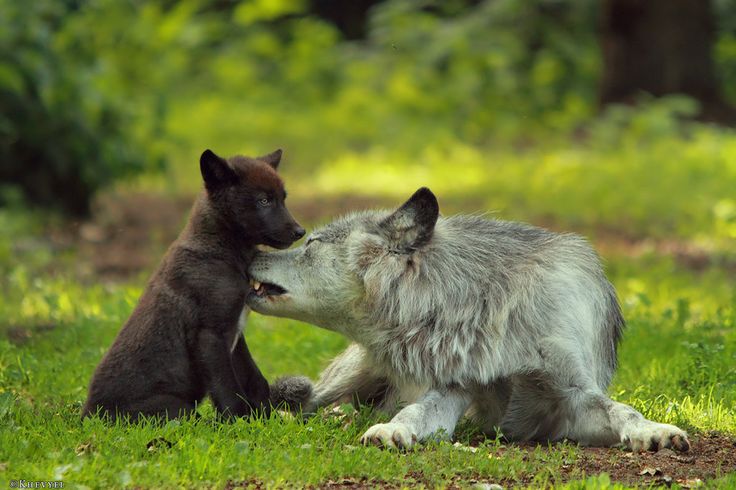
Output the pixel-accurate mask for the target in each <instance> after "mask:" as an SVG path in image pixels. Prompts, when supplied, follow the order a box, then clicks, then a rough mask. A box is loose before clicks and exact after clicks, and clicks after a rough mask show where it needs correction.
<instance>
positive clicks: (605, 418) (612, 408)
mask: <svg viewBox="0 0 736 490" xmlns="http://www.w3.org/2000/svg"><path fill="white" fill-rule="evenodd" d="M576 408H577V410H578V413H577V414H576V415H578V416H577V417H575V419H574V422H573V424H572V426H571V427H570V433H569V434H568V437H569V438H570V439H573V440H576V441H578V442H580V443H582V444H586V443H587V444H595V443H596V442H597V441H596V437H597V436H598V435H599V434H600V432H601V429H600V428H599V426H597V424H598V423H599V422H603V424H604V425H603V427H606V423H607V427H608V428H609V430H610V431H611V432H613V434H615V436H616V437H617V439H618V441H617V442H620V443H623V444H625V445H626V446H627V447H628V448H629V449H631V450H632V451H648V450H655V451H656V450H659V449H663V448H673V449H676V450H678V451H687V450H688V449H690V442H689V441H688V438H687V434H686V433H685V431H683V430H681V429H680V428H678V427H675V426H674V425H670V424H662V423H659V422H654V421H651V420H648V419H646V418H644V416H643V415H642V414H641V413H639V412H637V411H636V410H635V409H634V408H633V407H630V406H629V405H626V404H624V403H619V402H615V401H613V400H611V399H609V398H608V397H606V396H605V395H602V394H598V395H595V394H592V395H588V396H587V397H585V398H584V399H583V400H582V403H581V404H579V405H578V406H577V407H576Z"/></svg>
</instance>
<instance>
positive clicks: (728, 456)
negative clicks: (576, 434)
mask: <svg viewBox="0 0 736 490" xmlns="http://www.w3.org/2000/svg"><path fill="white" fill-rule="evenodd" d="M690 445H691V447H690V450H689V451H688V452H687V453H677V452H675V451H672V450H671V449H662V450H660V451H658V452H644V453H631V452H627V451H623V450H620V449H615V448H581V449H580V454H579V457H578V459H577V461H575V462H574V463H571V464H569V465H563V468H562V469H563V475H564V476H563V478H562V481H561V482H565V481H569V480H575V479H580V478H582V477H583V476H592V475H597V474H600V473H607V474H608V475H609V476H610V477H611V481H615V482H618V483H624V484H626V485H632V486H650V485H663V486H670V485H672V484H673V483H678V484H679V485H680V486H681V487H683V488H696V487H698V486H701V485H703V484H704V483H705V482H706V481H707V480H712V479H713V478H716V477H720V476H724V475H726V474H729V473H733V472H734V471H736V438H733V437H731V436H727V435H723V434H716V433H714V434H702V435H695V436H693V437H691V438H690ZM520 447H522V448H524V449H527V445H521V446H520ZM535 449H536V446H534V445H528V450H529V451H533V450H535ZM545 450H548V451H554V450H555V447H554V446H552V447H551V448H549V449H547V448H545ZM533 477H534V475H527V476H525V477H524V478H522V480H521V481H516V482H510V481H501V482H496V483H500V484H501V485H502V486H512V485H518V484H524V483H527V484H528V483H530V482H531V481H532V479H533ZM479 481H482V479H479ZM561 482H557V483H561Z"/></svg>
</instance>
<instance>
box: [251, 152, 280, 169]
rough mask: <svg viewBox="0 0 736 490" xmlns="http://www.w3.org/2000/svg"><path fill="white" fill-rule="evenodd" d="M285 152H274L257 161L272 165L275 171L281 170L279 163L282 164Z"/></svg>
mask: <svg viewBox="0 0 736 490" xmlns="http://www.w3.org/2000/svg"><path fill="white" fill-rule="evenodd" d="M282 153H283V152H282V151H281V150H280V149H279V150H276V151H274V152H271V153H269V154H268V155H263V156H262V157H258V158H256V160H261V161H262V162H266V163H267V164H269V165H271V167H273V169H274V170H276V169H277V168H279V163H281V154H282Z"/></svg>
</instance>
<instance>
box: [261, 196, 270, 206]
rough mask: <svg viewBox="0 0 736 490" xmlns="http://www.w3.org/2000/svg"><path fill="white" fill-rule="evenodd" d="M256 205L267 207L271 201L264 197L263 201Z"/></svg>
mask: <svg viewBox="0 0 736 490" xmlns="http://www.w3.org/2000/svg"><path fill="white" fill-rule="evenodd" d="M258 204H260V205H261V206H268V205H270V204H271V200H270V199H269V198H267V197H264V198H263V199H259V200H258Z"/></svg>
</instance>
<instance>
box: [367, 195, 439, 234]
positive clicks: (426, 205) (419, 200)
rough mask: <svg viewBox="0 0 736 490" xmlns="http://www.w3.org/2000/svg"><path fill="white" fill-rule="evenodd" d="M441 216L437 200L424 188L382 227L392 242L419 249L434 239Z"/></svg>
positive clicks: (382, 223)
mask: <svg viewBox="0 0 736 490" xmlns="http://www.w3.org/2000/svg"><path fill="white" fill-rule="evenodd" d="M439 214H440V206H439V204H438V203H437V198H436V197H435V196H434V194H432V191H430V190H429V189H427V188H426V187H422V188H421V189H419V190H418V191H416V192H415V193H414V195H412V196H411V197H410V198H409V200H408V201H406V202H405V203H404V204H402V205H401V207H400V208H399V209H397V210H396V211H394V212H393V213H392V214H391V215H390V216H389V217H387V218H386V219H384V220H383V221H382V222H381V227H382V228H383V229H384V230H386V231H387V232H388V233H389V238H390V239H391V240H392V241H394V242H395V243H398V244H400V245H401V246H402V247H406V248H419V247H421V246H423V245H425V244H426V243H427V242H428V241H429V239H430V238H432V232H433V231H434V225H435V224H436V223H437V218H438V216H439Z"/></svg>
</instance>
